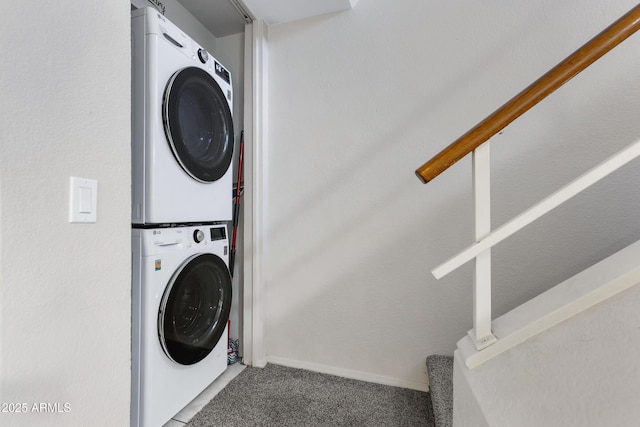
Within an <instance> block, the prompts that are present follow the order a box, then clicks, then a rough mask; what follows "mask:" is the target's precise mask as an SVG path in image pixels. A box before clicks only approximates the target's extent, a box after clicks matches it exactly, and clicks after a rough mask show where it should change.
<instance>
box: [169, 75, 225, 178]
mask: <svg viewBox="0 0 640 427" xmlns="http://www.w3.org/2000/svg"><path fill="white" fill-rule="evenodd" d="M162 120H163V123H164V130H165V134H166V137H167V140H168V142H169V145H170V146H171V151H173V155H174V156H175V158H176V160H177V161H178V163H180V166H182V169H184V171H185V172H186V173H187V174H189V175H190V176H191V177H192V178H193V179H195V180H197V181H200V182H205V183H206V182H213V181H216V180H218V179H220V178H221V177H222V176H223V175H224V174H225V173H226V172H227V169H229V165H230V164H231V157H232V155H233V119H232V117H231V110H229V104H227V100H226V98H225V95H224V93H223V92H222V89H221V88H220V86H219V85H218V83H217V82H216V81H215V79H214V78H213V77H212V76H211V75H210V74H209V73H207V72H206V71H204V70H203V69H201V68H197V67H187V68H183V69H182V70H179V71H177V72H176V73H175V74H173V76H171V78H170V79H169V82H168V83H167V87H166V89H165V93H164V97H163V100H162Z"/></svg>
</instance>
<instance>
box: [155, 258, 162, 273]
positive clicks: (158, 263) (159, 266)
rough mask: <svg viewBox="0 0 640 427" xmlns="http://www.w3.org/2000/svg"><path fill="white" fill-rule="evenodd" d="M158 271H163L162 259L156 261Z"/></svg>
mask: <svg viewBox="0 0 640 427" xmlns="http://www.w3.org/2000/svg"><path fill="white" fill-rule="evenodd" d="M158 270H162V260H161V259H157V260H156V271H158Z"/></svg>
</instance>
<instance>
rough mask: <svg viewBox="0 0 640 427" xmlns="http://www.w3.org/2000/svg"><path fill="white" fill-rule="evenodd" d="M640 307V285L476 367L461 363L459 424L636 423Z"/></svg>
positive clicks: (555, 426) (553, 426) (639, 414)
mask: <svg viewBox="0 0 640 427" xmlns="http://www.w3.org/2000/svg"><path fill="white" fill-rule="evenodd" d="M638 304H640V285H636V286H634V287H633V288H631V289H628V290H626V291H624V292H622V293H621V294H619V295H616V296H615V297H613V298H611V299H609V300H607V301H605V302H603V303H601V304H599V305H596V306H594V307H592V308H590V309H589V310H586V311H584V312H583V313H581V314H580V315H578V316H576V317H574V318H571V319H569V320H567V321H566V322H563V323H561V324H559V325H557V326H556V327H554V328H552V329H550V330H549V331H547V332H546V333H544V334H541V335H538V336H536V337H534V338H532V339H531V340H529V341H527V342H525V343H523V344H522V345H520V346H518V347H516V348H513V349H511V350H510V351H509V352H507V353H504V354H502V355H500V356H498V357H496V358H495V359H493V360H490V361H489V362H487V363H485V364H484V365H482V366H479V367H478V368H476V369H474V370H471V371H469V370H468V369H466V368H465V367H464V362H462V361H461V360H457V361H456V363H458V364H459V365H458V366H456V369H455V372H456V373H455V375H456V378H455V383H454V389H456V390H457V391H456V400H455V404H454V415H453V418H454V425H456V426H460V427H462V426H470V427H471V426H473V427H475V426H478V425H489V426H492V427H508V426H515V425H517V426H522V427H536V426H550V427H562V426H569V425H571V426H585V427H597V426H605V425H606V426H621V427H623V426H629V427H631V426H636V425H637V424H638V418H640V408H639V407H638V404H637V403H638V399H637V396H638V393H640V365H639V364H638V352H639V351H640V339H639V338H640V331H639V330H638V325H639V324H640V314H639V313H638ZM456 359H458V358H456ZM458 391H459V393H458ZM471 392H472V393H473V396H474V397H471ZM479 408H482V409H481V410H480V409H479Z"/></svg>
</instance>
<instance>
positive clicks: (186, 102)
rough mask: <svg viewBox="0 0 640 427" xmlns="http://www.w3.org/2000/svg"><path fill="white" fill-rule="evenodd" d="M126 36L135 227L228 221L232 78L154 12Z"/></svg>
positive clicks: (147, 11) (139, 18) (135, 14)
mask: <svg viewBox="0 0 640 427" xmlns="http://www.w3.org/2000/svg"><path fill="white" fill-rule="evenodd" d="M131 31H132V37H131V43H132V50H131V52H132V89H131V90H132V168H133V170H132V181H133V182H132V184H133V185H132V206H131V208H132V212H131V221H132V224H172V223H173V224H176V223H197V222H205V221H228V220H231V218H232V171H231V168H230V165H231V158H232V155H233V144H234V132H233V119H232V114H231V111H233V104H232V102H233V101H232V100H233V91H232V84H231V75H230V74H229V72H228V71H227V70H226V69H225V68H224V67H223V66H222V64H220V62H218V61H217V60H216V59H215V58H213V57H212V56H211V55H209V54H208V53H207V51H206V50H205V49H203V48H202V47H201V46H199V45H198V44H197V43H196V42H195V41H193V40H192V39H191V38H189V37H188V36H187V35H186V34H185V33H184V32H182V31H181V30H180V29H179V28H178V27H176V26H175V25H174V24H172V23H171V22H169V21H168V20H167V19H166V18H165V17H164V16H163V15H161V14H160V13H159V12H158V11H157V10H155V9H152V8H142V9H137V10H134V11H132V12H131Z"/></svg>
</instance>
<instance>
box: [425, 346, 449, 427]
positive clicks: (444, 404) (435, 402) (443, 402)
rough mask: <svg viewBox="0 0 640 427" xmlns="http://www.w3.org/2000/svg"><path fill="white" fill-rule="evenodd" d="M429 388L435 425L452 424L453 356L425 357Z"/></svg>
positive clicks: (444, 425)
mask: <svg viewBox="0 0 640 427" xmlns="http://www.w3.org/2000/svg"><path fill="white" fill-rule="evenodd" d="M427 372H428V374H429V390H430V391H431V406H432V408H433V414H434V420H435V425H437V426H438V427H451V426H452V425H453V357H451V356H438V355H433V356H429V357H427Z"/></svg>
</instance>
